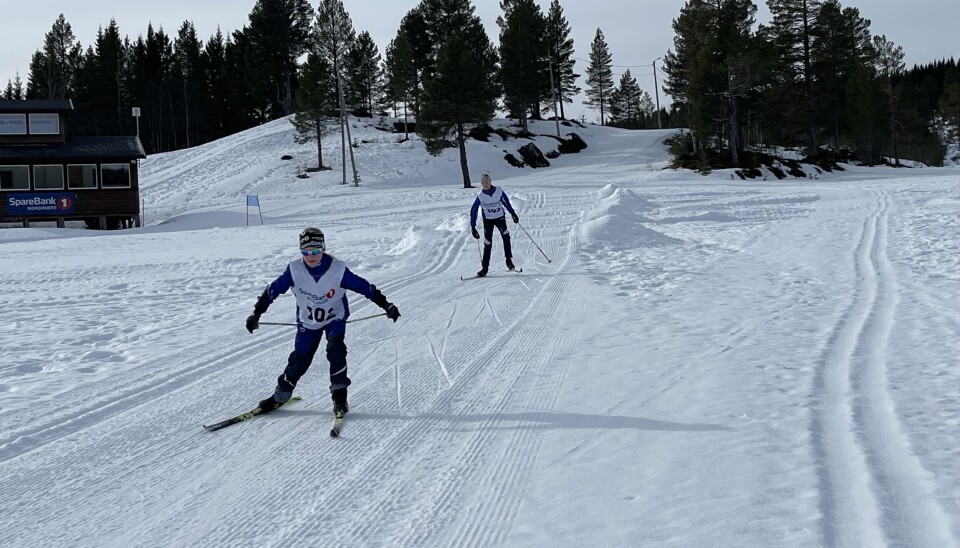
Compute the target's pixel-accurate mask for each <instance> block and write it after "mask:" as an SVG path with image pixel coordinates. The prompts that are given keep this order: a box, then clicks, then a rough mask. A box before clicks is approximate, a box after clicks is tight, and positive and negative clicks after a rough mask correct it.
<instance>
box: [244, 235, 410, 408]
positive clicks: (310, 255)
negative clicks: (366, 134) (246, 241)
mask: <svg viewBox="0 0 960 548" xmlns="http://www.w3.org/2000/svg"><path fill="white" fill-rule="evenodd" d="M325 251H326V243H325V241H324V237H323V232H322V231H321V230H320V229H319V228H313V227H310V228H306V229H304V230H303V232H301V233H300V254H301V255H302V260H301V259H296V260H294V261H292V262H290V264H288V265H287V269H286V270H285V271H284V272H283V274H281V275H280V277H279V278H277V279H276V280H274V281H273V282H272V283H271V284H270V285H268V286H267V288H266V289H265V290H264V291H263V294H262V295H260V298H259V299H257V304H256V306H254V307H253V313H252V314H250V316H249V317H248V318H247V331H249V332H250V333H253V332H254V331H255V330H256V329H257V328H258V327H260V316H261V315H262V314H263V313H264V312H266V311H267V308H269V306H270V304H271V303H273V301H274V300H275V299H276V298H277V297H279V296H280V295H282V294H283V293H286V292H287V290H289V289H293V294H294V296H295V297H296V299H297V336H296V339H295V341H294V349H293V352H291V353H290V357H289V358H288V359H287V367H286V369H284V371H283V374H282V375H280V376H279V377H278V378H277V388H276V390H274V392H273V395H272V396H270V397H269V398H267V399H265V400H263V401H262V402H260V409H261V411H262V412H263V413H267V412H270V411H273V410H274V409H276V408H278V407H280V406H281V405H283V404H284V403H286V402H287V401H288V400H289V399H290V397H291V396H292V395H293V389H294V388H295V387H296V386H297V382H298V381H299V380H300V377H302V376H303V374H304V373H306V372H307V369H309V368H310V364H311V363H312V362H313V356H314V354H315V353H316V352H317V348H318V347H319V346H320V339H321V337H322V336H323V335H324V334H326V336H327V360H328V361H329V362H330V393H331V396H332V397H333V412H334V414H336V416H337V417H338V418H339V417H342V416H343V415H344V414H346V412H347V410H348V408H347V387H348V386H350V378H349V377H347V345H346V344H345V343H344V336H345V335H346V327H347V317H348V316H349V315H350V310H349V307H348V306H347V295H346V292H345V291H343V290H344V289H349V290H350V291H354V292H356V293H360V294H361V295H363V296H364V297H366V298H368V299H370V300H371V301H373V302H374V303H375V304H376V305H377V306H379V307H380V308H382V309H383V310H384V311H386V313H387V314H386V315H387V317H388V318H390V319H391V320H393V321H397V318H399V317H400V311H399V310H397V307H396V306H394V305H393V304H391V303H390V302H388V301H387V298H386V297H384V296H383V293H381V292H380V290H378V289H377V288H376V287H375V286H373V285H372V284H371V283H370V282H368V281H367V280H365V279H363V278H361V277H360V276H357V275H356V274H354V273H353V272H351V271H350V269H349V268H347V265H346V264H344V262H343V261H341V260H339V259H337V258H336V257H334V256H333V255H328V254H326V253H325Z"/></svg>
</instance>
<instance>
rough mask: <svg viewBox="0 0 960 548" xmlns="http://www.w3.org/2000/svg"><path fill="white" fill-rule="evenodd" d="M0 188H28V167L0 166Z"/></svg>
mask: <svg viewBox="0 0 960 548" xmlns="http://www.w3.org/2000/svg"><path fill="white" fill-rule="evenodd" d="M0 190H30V168H28V167H27V166H0Z"/></svg>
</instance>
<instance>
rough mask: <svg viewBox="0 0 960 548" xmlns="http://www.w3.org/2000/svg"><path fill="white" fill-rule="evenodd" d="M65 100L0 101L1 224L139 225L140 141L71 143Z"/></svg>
mask: <svg viewBox="0 0 960 548" xmlns="http://www.w3.org/2000/svg"><path fill="white" fill-rule="evenodd" d="M71 111H73V103H72V102H71V101H69V100H56V101H46V100H27V101H16V100H0V222H19V223H22V224H23V226H29V224H30V222H31V221H34V222H39V221H46V222H51V221H55V222H56V223H57V226H59V227H63V226H64V222H65V221H68V220H78V221H85V222H86V223H87V226H89V227H90V228H104V229H112V228H122V227H131V226H140V186H139V179H138V177H139V174H138V170H137V167H138V162H139V160H140V159H142V158H146V157H147V155H146V154H145V153H144V151H143V145H142V144H141V143H140V139H139V138H137V137H73V136H71V137H68V136H67V124H68V123H69V116H70V112H71Z"/></svg>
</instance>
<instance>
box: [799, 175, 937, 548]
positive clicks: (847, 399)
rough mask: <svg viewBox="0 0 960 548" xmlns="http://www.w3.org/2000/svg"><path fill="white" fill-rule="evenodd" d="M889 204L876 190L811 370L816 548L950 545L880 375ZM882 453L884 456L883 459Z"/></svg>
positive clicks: (889, 322) (888, 315)
mask: <svg viewBox="0 0 960 548" xmlns="http://www.w3.org/2000/svg"><path fill="white" fill-rule="evenodd" d="M889 212H890V198H889V196H888V195H886V194H884V193H881V192H877V196H876V200H875V206H874V208H873V210H872V211H871V212H870V213H869V214H868V215H867V216H866V218H865V219H864V222H863V226H862V228H861V230H860V237H859V241H858V243H857V246H856V248H855V250H854V253H853V263H854V273H855V280H856V285H855V287H854V291H853V292H852V298H851V301H850V303H849V305H848V307H847V310H846V312H845V313H844V314H843V315H842V316H841V318H840V320H839V322H838V323H837V324H836V325H835V327H834V330H833V333H832V335H831V336H830V339H829V341H828V345H827V348H826V350H825V351H824V354H823V356H822V358H821V361H820V364H819V365H818V371H817V374H816V379H815V389H816V390H817V392H818V393H819V394H820V401H819V404H818V409H817V411H816V413H815V416H814V418H813V421H812V428H813V438H814V440H815V445H814V449H815V451H816V453H817V454H818V455H817V456H818V460H819V461H820V463H821V464H820V496H821V503H820V507H821V513H822V520H823V522H822V527H823V541H824V545H826V546H887V545H894V546H911V547H921V548H923V547H926V548H936V547H940V546H954V545H955V541H954V539H953V538H952V535H951V533H950V529H949V521H948V520H947V518H946V517H945V513H944V511H943V509H942V508H941V507H940V506H939V504H938V503H937V501H936V500H935V498H934V497H933V496H932V494H931V490H930V489H929V488H928V486H927V481H926V478H927V476H928V474H927V473H926V472H925V471H924V470H923V469H922V467H921V465H920V464H919V461H918V460H917V459H916V457H915V456H914V455H913V454H912V452H911V450H910V446H909V442H908V440H907V439H906V438H905V437H904V435H903V434H902V433H901V431H900V429H899V426H898V419H897V416H896V412H895V410H894V409H893V405H892V400H891V398H890V395H889V386H888V385H887V381H886V373H885V367H886V365H885V357H884V354H885V351H886V346H887V339H888V337H889V335H890V333H891V331H892V328H893V319H894V310H895V308H896V304H897V292H898V289H897V282H896V275H895V271H894V270H893V268H892V266H891V265H890V264H889V261H888V259H887V256H886V245H887V230H888V226H887V224H888V217H889ZM891 452H892V453H891Z"/></svg>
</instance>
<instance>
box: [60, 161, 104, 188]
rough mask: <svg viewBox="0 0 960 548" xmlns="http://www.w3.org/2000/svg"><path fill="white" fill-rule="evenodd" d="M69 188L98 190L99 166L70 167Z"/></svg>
mask: <svg viewBox="0 0 960 548" xmlns="http://www.w3.org/2000/svg"><path fill="white" fill-rule="evenodd" d="M67 186H68V187H69V188H97V165H96V164H79V165H72V166H70V165H68V166H67Z"/></svg>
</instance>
